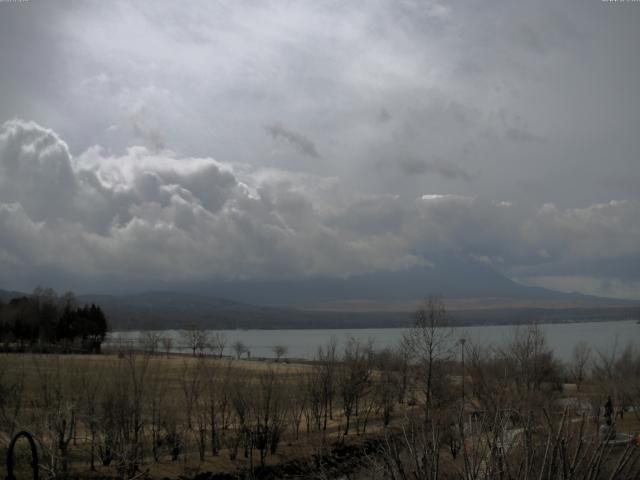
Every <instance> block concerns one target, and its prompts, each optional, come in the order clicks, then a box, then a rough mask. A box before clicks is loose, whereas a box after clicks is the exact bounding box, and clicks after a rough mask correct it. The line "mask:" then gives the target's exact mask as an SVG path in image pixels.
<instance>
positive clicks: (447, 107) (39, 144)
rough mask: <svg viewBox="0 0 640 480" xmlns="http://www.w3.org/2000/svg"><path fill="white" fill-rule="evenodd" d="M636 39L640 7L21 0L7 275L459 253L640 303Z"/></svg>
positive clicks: (271, 273)
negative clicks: (40, 0)
mask: <svg viewBox="0 0 640 480" xmlns="http://www.w3.org/2000/svg"><path fill="white" fill-rule="evenodd" d="M639 45H640V3H631V2H627V3H608V2H602V1H600V0H580V1H560V2H559V1H546V2H513V1H504V2H498V1H491V2H489V1H487V2H478V1H476V0H469V1H466V2H465V1H461V2H451V3H436V2H433V3H430V2H428V1H426V0H415V1H412V0H404V1H402V0H400V1H381V0H372V1H367V2H345V1H335V2H331V1H274V2H269V1H256V2H251V1H246V2H239V1H229V2H212V1H198V0H192V1H189V2H177V1H170V2H162V1H153V2H151V1H149V2H143V1H136V2H119V1H109V2H105V1H86V2H80V1H47V2H39V1H35V0H30V1H26V2H21V3H12V2H0V125H1V126H0V288H33V286H35V284H37V283H42V282H41V281H42V279H45V280H46V281H48V282H49V283H54V284H56V283H58V284H59V283H63V282H62V281H60V282H56V281H55V279H56V278H61V279H62V278H66V277H65V276H69V275H71V274H72V275H74V277H77V278H80V279H85V280H86V281H87V282H88V283H87V284H91V285H92V287H94V286H95V288H107V284H108V282H107V281H106V280H105V281H104V283H101V280H100V279H107V278H108V279H110V281H114V279H115V281H117V280H118V279H126V281H127V282H128V284H130V285H132V287H135V285H136V284H137V282H138V281H139V284H140V285H142V284H145V282H148V281H149V279H159V280H162V281H181V280H188V281H193V280H199V279H212V278H265V279H269V278H282V277H299V276H309V275H329V276H346V275H350V274H353V273H361V272H370V271H376V270H399V269H404V268H407V267H409V266H413V265H429V264H431V262H432V261H433V259H435V258H438V257H439V256H441V255H442V254H447V255H456V256H460V257H464V258H468V259H469V260H470V261H477V262H482V263H485V264H490V265H493V266H494V267H495V268H496V269H497V270H499V271H501V272H503V273H504V274H506V275H508V276H509V277H510V278H513V279H517V280H518V281H521V282H523V283H527V284H532V285H543V286H548V287H551V288H555V289H560V290H565V291H573V290H576V291H581V292H586V293H597V294H601V295H608V296H618V297H626V298H637V299H640V92H639V89H640V54H639V53H638V46H639ZM54 286H57V287H61V286H62V285H54ZM68 286H69V287H73V288H76V289H79V290H82V289H83V287H82V285H81V284H74V285H68Z"/></svg>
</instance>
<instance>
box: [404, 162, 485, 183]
mask: <svg viewBox="0 0 640 480" xmlns="http://www.w3.org/2000/svg"><path fill="white" fill-rule="evenodd" d="M398 164H399V166H400V169H401V170H402V172H403V173H405V174H406V175H421V174H424V173H435V174H438V175H440V176H442V177H444V178H446V179H448V180H457V179H460V180H466V181H469V180H471V179H472V178H473V175H471V174H470V173H469V172H467V171H466V170H465V169H463V168H462V167H460V166H458V165H456V164H455V163H450V162H444V161H434V162H429V161H427V160H417V159H406V160H401V161H399V162H398Z"/></svg>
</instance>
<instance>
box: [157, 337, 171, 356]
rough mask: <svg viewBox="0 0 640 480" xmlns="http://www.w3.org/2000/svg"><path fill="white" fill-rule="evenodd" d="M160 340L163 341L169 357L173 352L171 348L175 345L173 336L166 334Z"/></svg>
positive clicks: (165, 351) (163, 346)
mask: <svg viewBox="0 0 640 480" xmlns="http://www.w3.org/2000/svg"><path fill="white" fill-rule="evenodd" d="M160 341H161V342H162V348H163V350H164V353H165V355H166V356H167V357H169V354H170V353H171V348H172V347H173V338H171V337H168V336H164V337H162V339H161V340H160Z"/></svg>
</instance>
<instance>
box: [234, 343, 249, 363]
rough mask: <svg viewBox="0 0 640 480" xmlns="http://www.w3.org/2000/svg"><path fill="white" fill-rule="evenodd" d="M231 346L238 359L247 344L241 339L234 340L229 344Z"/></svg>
mask: <svg viewBox="0 0 640 480" xmlns="http://www.w3.org/2000/svg"><path fill="white" fill-rule="evenodd" d="M231 348H233V351H234V352H235V354H236V358H237V359H238V360H240V357H241V356H242V354H243V353H245V352H247V351H248V349H247V346H246V345H245V344H244V342H243V341H242V340H236V341H235V342H233V345H231Z"/></svg>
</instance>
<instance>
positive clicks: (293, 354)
mask: <svg viewBox="0 0 640 480" xmlns="http://www.w3.org/2000/svg"><path fill="white" fill-rule="evenodd" d="M516 328H525V327H523V326H520V327H516V326H513V325H500V326H474V327H461V328H457V329H456V330H455V332H454V335H455V337H456V338H463V337H464V338H466V339H467V340H468V341H469V342H473V343H477V344H481V345H486V346H489V345H493V346H501V345H504V344H505V343H506V342H508V341H509V340H510V339H512V338H513V335H514V333H515V329H516ZM541 328H542V330H543V331H544V332H545V334H546V337H547V340H548V343H549V345H550V346H551V348H553V349H554V351H555V353H556V355H557V356H558V357H559V358H561V359H569V358H570V356H571V352H572V350H573V347H574V346H575V345H576V344H577V343H578V342H580V341H582V340H583V341H585V342H587V343H588V344H589V345H590V346H591V347H592V348H593V349H594V350H600V351H609V352H610V351H611V350H613V349H614V348H617V349H620V348H624V347H625V346H626V345H628V344H630V343H635V344H638V345H640V325H639V324H637V323H636V321H635V320H628V321H618V322H591V323H563V324H547V325H541ZM217 331H218V332H222V333H224V335H225V336H226V338H227V350H226V351H225V354H227V355H231V354H232V351H231V345H232V344H233V342H235V341H236V340H241V341H242V342H243V343H244V344H245V345H246V346H247V347H248V348H249V350H250V352H251V356H252V357H268V358H269V357H273V356H274V355H273V352H272V351H271V347H272V346H274V345H286V346H287V348H288V353H287V355H286V357H288V358H311V357H313V355H314V354H315V353H316V351H317V349H318V347H319V346H321V345H326V344H327V343H328V342H329V341H330V340H331V338H332V337H335V338H336V339H337V340H338V348H339V349H340V348H341V347H342V346H344V345H345V343H346V342H347V340H348V339H349V338H350V337H354V338H358V339H361V340H365V341H367V340H369V339H370V340H371V341H372V342H373V345H374V347H375V348H377V349H382V348H385V347H395V346H397V345H398V344H399V342H400V339H401V338H402V336H403V334H404V332H405V329H403V328H361V329H320V330H217ZM215 332H216V331H211V333H215ZM158 333H159V334H160V335H162V336H164V337H170V338H172V339H173V346H174V348H173V350H174V351H180V350H181V349H182V347H183V346H184V345H183V343H184V342H183V339H182V337H181V335H180V331H179V330H163V331H159V332H158ZM139 336H140V332H137V331H128V332H113V333H111V334H110V335H109V337H108V339H107V345H109V344H115V343H117V342H126V343H129V342H135V341H137V339H138V338H139Z"/></svg>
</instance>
